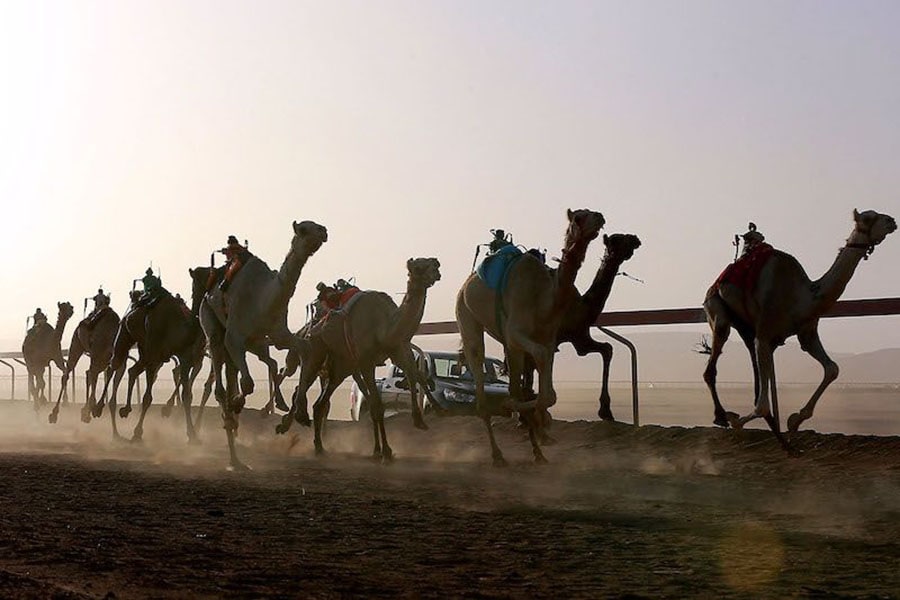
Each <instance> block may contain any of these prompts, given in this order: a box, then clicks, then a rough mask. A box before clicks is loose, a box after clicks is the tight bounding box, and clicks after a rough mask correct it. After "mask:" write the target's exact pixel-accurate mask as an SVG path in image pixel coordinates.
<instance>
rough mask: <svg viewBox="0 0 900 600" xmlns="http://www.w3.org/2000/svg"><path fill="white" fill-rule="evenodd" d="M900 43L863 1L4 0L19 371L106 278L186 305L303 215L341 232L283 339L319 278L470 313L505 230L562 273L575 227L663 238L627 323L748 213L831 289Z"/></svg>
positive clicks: (893, 124) (892, 157)
mask: <svg viewBox="0 0 900 600" xmlns="http://www.w3.org/2000/svg"><path fill="white" fill-rule="evenodd" d="M898 29H900V3H897V2H864V1H863V2H827V1H821V0H816V1H810V2H801V1H797V2H769V1H759V0H753V1H750V2H718V1H711V2H683V1H679V2H662V1H660V2H634V1H628V2H624V1H623V2H570V1H563V2H524V1H522V0H516V1H514V2H499V1H491V2H484V1H483V0H478V1H474V2H461V1H457V0H454V1H446V2H423V1H413V2H388V1H379V2H372V1H365V2H335V1H330V0H329V1H327V2H326V1H323V2H296V1H291V2H249V1H248V2H223V1H219V0H215V1H209V2H190V1H182V0H179V1H177V2H176V1H163V2H160V1H157V0H154V1H152V2H130V1H127V0H123V1H117V2H89V1H78V2H34V1H28V2H3V3H2V4H0V81H2V86H3V92H2V95H0V203H2V209H3V212H2V216H0V223H2V230H0V257H2V260H3V266H2V271H0V273H2V275H0V283H2V289H3V296H2V300H0V340H3V347H0V350H17V349H19V348H20V346H21V339H22V337H23V336H24V330H25V329H24V328H25V318H26V316H28V315H30V314H31V313H32V312H33V311H34V309H35V307H37V306H40V307H42V308H43V309H44V311H45V312H47V313H48V314H50V315H51V320H52V319H53V318H54V317H55V313H56V307H55V303H56V302H57V301H59V300H69V301H70V302H72V303H73V304H74V305H75V306H76V316H78V317H80V316H81V309H82V302H83V299H84V298H85V297H88V296H92V295H93V293H94V292H95V290H96V289H97V286H98V285H101V284H102V285H103V286H104V287H105V288H107V289H108V290H110V291H111V292H112V297H113V306H114V308H116V309H117V310H119V311H120V312H121V311H122V310H123V309H124V308H125V305H126V293H127V291H128V289H130V287H131V280H132V279H134V278H136V277H139V276H140V275H141V274H142V273H143V271H144V269H145V268H146V267H147V266H148V265H149V264H150V263H151V262H152V264H153V265H154V266H158V267H161V269H162V277H163V283H164V284H165V285H166V287H168V288H169V289H170V290H172V291H173V292H175V291H178V292H181V293H182V294H183V295H186V294H187V293H188V292H189V280H188V275H187V268H188V267H189V266H195V265H201V264H206V263H207V262H208V260H209V254H210V252H211V251H213V250H215V249H217V248H220V247H221V246H222V245H224V242H225V239H226V237H227V236H228V235H229V234H235V235H237V236H238V237H239V238H240V239H244V238H247V239H249V240H250V245H251V250H253V251H254V252H255V253H257V254H258V255H259V256H260V257H262V258H263V259H264V260H266V261H267V262H268V263H269V265H270V266H271V267H272V268H277V267H278V265H279V264H280V263H281V260H282V259H283V257H284V254H285V253H286V251H287V249H288V246H289V242H290V238H291V221H292V220H302V219H311V220H314V221H317V222H319V223H321V224H323V225H325V226H327V227H328V230H329V236H330V238H329V241H328V243H326V244H325V245H324V246H323V247H322V248H321V250H320V251H319V252H318V254H316V255H315V256H314V257H313V258H312V259H311V260H310V261H309V263H308V264H307V267H306V269H305V270H304V272H303V274H302V276H301V279H300V285H299V287H298V290H297V294H296V296H295V300H294V301H293V302H292V304H291V310H292V312H291V324H292V326H293V327H298V326H299V325H300V324H302V322H303V319H304V313H303V306H304V305H305V303H306V302H307V301H308V300H309V299H310V297H311V296H312V295H313V294H314V286H315V283H316V282H317V281H319V280H326V281H333V280H334V279H336V278H338V277H342V276H343V277H347V276H356V277H357V279H358V281H359V283H360V284H361V285H362V286H363V287H366V288H371V289H382V290H385V291H389V292H402V290H403V289H404V286H405V281H406V273H405V263H406V259H407V258H409V257H412V256H435V257H437V258H439V259H440V261H441V265H442V269H441V270H442V274H443V279H442V281H440V282H439V283H438V284H437V285H436V286H435V287H434V288H433V290H432V291H431V293H430V294H429V300H428V306H427V310H426V316H425V320H451V319H453V303H454V298H455V295H456V292H457V290H458V289H459V286H460V284H461V283H462V281H463V280H464V279H465V277H466V276H467V274H468V273H469V269H470V267H471V262H472V257H473V253H474V248H475V245H476V243H479V242H484V241H487V238H488V236H489V234H488V229H489V228H493V227H502V228H504V229H506V230H508V231H511V232H512V233H513V234H514V236H515V239H516V241H517V242H520V243H523V244H526V245H529V246H540V247H544V248H548V249H549V250H550V253H551V255H556V254H558V251H559V248H560V247H561V243H562V237H563V233H564V230H565V226H566V222H565V210H566V208H591V209H594V210H599V211H601V212H603V214H604V215H605V216H606V219H607V232H609V233H613V232H630V233H636V234H637V235H639V236H640V238H641V239H642V241H643V247H642V248H641V249H640V250H639V251H638V253H637V255H636V256H635V258H634V259H633V260H632V261H631V262H629V263H626V265H625V270H626V271H627V272H629V273H631V274H633V275H635V276H637V277H640V278H641V279H643V280H645V281H646V283H645V284H643V285H642V284H638V283H635V282H632V281H629V280H626V279H620V280H619V281H618V282H617V285H616V287H615V288H614V289H613V292H612V296H611V298H610V301H609V303H608V309H609V310H628V309H644V308H671V307H684V306H699V304H700V302H701V301H702V299H703V295H704V292H705V291H706V289H707V287H708V286H709V284H710V283H711V282H712V281H713V280H714V279H715V277H716V275H717V274H718V273H719V272H720V271H721V269H722V268H723V267H724V266H725V265H726V264H727V263H728V262H729V261H730V260H731V258H732V254H733V249H732V247H731V238H732V235H733V234H734V233H736V232H741V231H743V230H745V229H746V225H747V222H748V221H749V220H753V221H755V222H756V223H757V224H758V225H759V228H760V230H761V231H763V232H764V233H765V234H766V236H767V239H768V241H770V242H771V243H773V244H774V245H775V246H776V247H778V248H781V249H783V250H785V251H788V252H790V253H792V254H794V255H795V256H796V257H797V258H798V259H799V260H800V262H801V263H802V264H803V265H804V266H805V267H806V269H807V271H808V272H809V274H810V275H811V276H812V277H814V278H815V277H818V276H819V275H820V274H821V273H822V272H823V271H824V270H825V269H827V267H828V266H829V265H830V264H831V262H832V261H833V259H834V257H835V255H836V253H837V250H838V248H839V247H840V246H841V245H842V244H843V241H844V239H845V238H846V237H847V235H848V234H849V232H850V230H851V227H852V222H851V211H852V209H853V208H855V207H857V208H859V209H860V210H863V209H875V210H878V211H880V212H887V213H890V214H893V215H894V216H895V217H900V199H898V194H900V36H898V35H897V31H898ZM602 250H603V248H602V244H601V243H600V241H597V242H595V244H594V246H593V247H592V249H591V250H590V252H589V254H588V259H587V261H586V263H585V266H584V268H583V271H582V277H581V278H580V279H579V282H580V283H581V284H582V286H583V285H585V284H586V283H587V282H588V281H589V280H590V278H591V276H592V275H593V272H594V271H595V270H596V268H597V267H598V266H599V261H600V257H601V255H602ZM898 263H900V235H894V236H892V237H890V238H888V240H887V241H886V242H885V243H884V244H883V245H881V246H880V247H879V248H878V249H877V250H876V252H875V254H874V256H873V257H872V258H871V260H869V261H867V262H865V263H862V265H861V266H860V268H859V270H858V271H857V275H856V277H855V278H854V279H853V281H852V282H851V283H850V285H849V287H848V289H847V292H846V294H845V296H844V298H866V297H884V296H900V282H898V276H897V273H898V268H897V265H898ZM898 327H900V317H890V318H873V319H856V320H843V321H840V322H837V321H833V322H829V323H827V324H825V325H823V328H822V329H823V339H824V340H825V342H826V346H827V347H829V348H830V349H832V350H834V351H836V352H837V351H866V350H875V349H878V348H883V347H892V346H893V347H895V346H900V332H898ZM73 329H74V323H71V324H70V326H69V328H68V329H67V330H66V333H65V338H64V339H65V344H68V340H69V338H70V336H71V333H72V331H73Z"/></svg>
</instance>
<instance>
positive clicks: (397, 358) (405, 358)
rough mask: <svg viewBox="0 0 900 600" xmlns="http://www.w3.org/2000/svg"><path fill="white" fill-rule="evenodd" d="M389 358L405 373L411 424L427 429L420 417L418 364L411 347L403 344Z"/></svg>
mask: <svg viewBox="0 0 900 600" xmlns="http://www.w3.org/2000/svg"><path fill="white" fill-rule="evenodd" d="M391 360H392V361H394V364H396V365H397V366H399V367H400V368H401V369H403V372H404V373H406V380H407V382H408V384H409V396H410V408H411V409H412V410H411V414H412V420H413V426H414V427H416V428H417V429H423V430H426V429H428V425H426V424H425V419H424V418H423V417H422V407H421V406H420V405H419V398H418V393H417V391H416V390H417V388H418V385H417V384H418V381H419V375H418V369H419V367H418V365H417V364H416V358H415V356H413V353H412V348H410V347H409V346H408V345H404V347H403V348H402V349H401V350H399V351H398V352H396V353H394V354H393V355H391Z"/></svg>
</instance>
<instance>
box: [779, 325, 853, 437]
mask: <svg viewBox="0 0 900 600" xmlns="http://www.w3.org/2000/svg"><path fill="white" fill-rule="evenodd" d="M797 338H798V339H799V340H800V347H801V348H802V349H803V350H805V351H806V353H807V354H809V355H810V356H812V357H813V358H814V359H816V360H817V361H818V362H819V364H820V365H822V369H823V376H822V382H821V383H820V384H819V386H818V387H817V388H816V391H815V392H813V395H812V397H810V399H809V401H808V402H807V403H806V405H805V406H804V407H803V408H801V409H800V412H797V413H794V414H792V415H791V416H790V417H788V422H787V425H788V431H790V432H796V431H797V430H798V429H800V424H801V423H803V421H805V420H807V419H809V418H811V417H812V416H813V412H814V411H815V410H816V404H817V403H818V402H819V398H821V397H822V394H823V393H825V390H826V389H827V388H828V386H829V385H831V382H833V381H834V380H835V379H837V378H838V374H839V373H840V369H839V368H838V366H837V363H835V362H834V361H833V360H831V358H830V357H829V356H828V353H827V352H825V348H824V347H823V346H822V341H821V340H820V339H819V332H818V331H817V330H815V329H814V330H812V331H809V332H802V333H801V334H800V335H798V336H797Z"/></svg>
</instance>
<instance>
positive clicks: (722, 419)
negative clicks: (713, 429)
mask: <svg viewBox="0 0 900 600" xmlns="http://www.w3.org/2000/svg"><path fill="white" fill-rule="evenodd" d="M713 425H715V426H717V427H722V428H724V429H728V428H729V427H730V426H731V423H729V422H728V417H727V416H726V415H725V413H722V414H721V415H720V414H717V415H716V418H715V419H713Z"/></svg>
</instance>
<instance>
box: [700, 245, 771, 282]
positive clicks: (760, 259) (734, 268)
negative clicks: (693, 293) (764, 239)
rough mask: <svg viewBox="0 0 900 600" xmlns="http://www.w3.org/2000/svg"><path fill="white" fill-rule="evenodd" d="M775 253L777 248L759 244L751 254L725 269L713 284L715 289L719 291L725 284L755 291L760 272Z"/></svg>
mask: <svg viewBox="0 0 900 600" xmlns="http://www.w3.org/2000/svg"><path fill="white" fill-rule="evenodd" d="M774 253H775V248H773V247H772V246H770V245H769V244H758V245H757V246H755V247H754V248H753V249H752V250H750V252H749V253H747V254H745V255H744V256H742V257H740V258H739V259H737V260H736V261H734V262H733V263H731V264H730V265H728V266H727V267H725V270H724V271H722V273H721V274H720V275H719V277H718V278H717V279H716V282H715V283H714V284H713V289H718V288H719V286H721V285H722V284H723V283H728V284H731V285H734V286H737V287H739V288H741V289H743V290H747V291H753V288H755V287H756V280H757V279H759V273H760V271H762V268H763V267H764V266H765V264H766V262H768V260H769V259H770V258H771V257H772V254H774Z"/></svg>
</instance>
